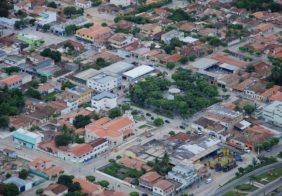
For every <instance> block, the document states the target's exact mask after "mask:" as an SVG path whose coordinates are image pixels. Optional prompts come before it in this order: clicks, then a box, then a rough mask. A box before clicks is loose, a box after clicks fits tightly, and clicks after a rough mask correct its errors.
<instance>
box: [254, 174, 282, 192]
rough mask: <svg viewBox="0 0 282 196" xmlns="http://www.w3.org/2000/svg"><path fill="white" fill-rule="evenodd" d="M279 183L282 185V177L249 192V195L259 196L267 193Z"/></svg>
mask: <svg viewBox="0 0 282 196" xmlns="http://www.w3.org/2000/svg"><path fill="white" fill-rule="evenodd" d="M281 185H282V178H278V179H276V180H274V181H273V182H270V183H268V184H267V185H265V186H264V187H263V188H261V189H259V190H257V191H255V192H252V193H251V194H250V196H259V195H265V194H268V193H270V192H271V191H273V190H275V189H277V188H278V187H279V186H281Z"/></svg>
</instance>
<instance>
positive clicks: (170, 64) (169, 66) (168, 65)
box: [166, 62, 176, 69]
mask: <svg viewBox="0 0 282 196" xmlns="http://www.w3.org/2000/svg"><path fill="white" fill-rule="evenodd" d="M166 67H167V68H168V69H174V68H175V67H176V64H175V63H174V62H168V63H167V64H166Z"/></svg>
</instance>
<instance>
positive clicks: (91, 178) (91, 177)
mask: <svg viewBox="0 0 282 196" xmlns="http://www.w3.org/2000/svg"><path fill="white" fill-rule="evenodd" d="M86 179H87V180H88V181H89V182H95V180H96V178H95V176H86Z"/></svg>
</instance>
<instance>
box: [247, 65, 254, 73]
mask: <svg viewBox="0 0 282 196" xmlns="http://www.w3.org/2000/svg"><path fill="white" fill-rule="evenodd" d="M254 71H255V67H254V66H253V65H248V66H247V68H246V72H248V73H252V72H254Z"/></svg>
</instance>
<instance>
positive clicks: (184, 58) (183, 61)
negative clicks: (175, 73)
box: [179, 56, 189, 64]
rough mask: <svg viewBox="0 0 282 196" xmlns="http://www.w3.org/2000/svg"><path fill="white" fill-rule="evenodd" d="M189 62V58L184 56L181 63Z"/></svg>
mask: <svg viewBox="0 0 282 196" xmlns="http://www.w3.org/2000/svg"><path fill="white" fill-rule="evenodd" d="M188 61H189V58H188V57H187V56H183V57H181V59H180V60H179V62H180V63H181V64H186V63H187V62H188Z"/></svg>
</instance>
